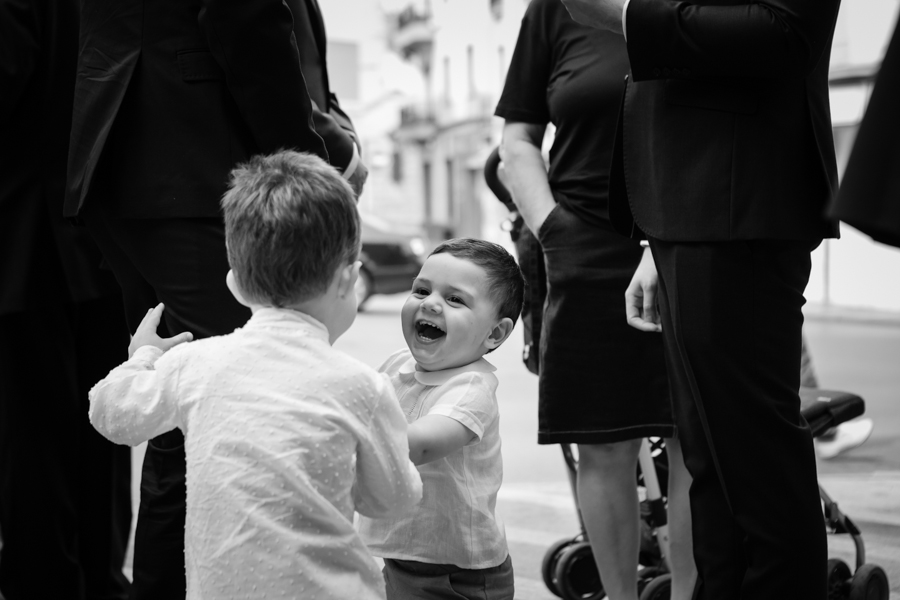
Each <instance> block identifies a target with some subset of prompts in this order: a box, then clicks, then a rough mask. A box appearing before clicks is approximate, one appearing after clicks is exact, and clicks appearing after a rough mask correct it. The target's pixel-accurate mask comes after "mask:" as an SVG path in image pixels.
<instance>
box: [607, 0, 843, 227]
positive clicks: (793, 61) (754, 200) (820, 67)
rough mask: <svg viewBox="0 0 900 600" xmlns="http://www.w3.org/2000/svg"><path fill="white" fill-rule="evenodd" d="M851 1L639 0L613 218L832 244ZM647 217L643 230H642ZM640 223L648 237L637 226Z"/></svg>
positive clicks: (630, 35) (630, 37) (630, 223)
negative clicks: (834, 127) (833, 68)
mask: <svg viewBox="0 0 900 600" xmlns="http://www.w3.org/2000/svg"><path fill="white" fill-rule="evenodd" d="M838 6H839V0H760V1H754V0H698V1H697V2H696V3H694V4H692V5H691V6H690V7H688V8H685V6H684V5H683V4H682V3H679V2H674V1H671V0H665V1H660V0H631V3H630V5H629V7H628V10H627V16H626V33H627V44H628V56H629V60H630V62H631V81H629V82H628V84H627V85H626V90H625V97H624V101H623V109H622V113H621V115H620V128H619V132H618V134H617V143H616V146H617V148H616V152H614V156H613V172H612V173H611V183H610V217H611V219H613V222H614V223H615V224H616V226H617V228H618V229H619V230H620V231H622V232H623V233H626V234H633V235H640V234H639V232H638V231H637V228H639V229H640V230H641V231H642V232H643V233H645V234H647V235H648V236H652V237H655V238H658V239H662V240H667V241H726V240H747V239H765V238H775V239H821V238H823V237H833V236H837V226H836V224H835V223H833V222H831V221H829V220H827V219H826V218H825V217H824V216H823V211H824V207H825V206H826V205H827V203H828V201H829V200H830V198H831V195H832V194H833V193H834V192H835V190H836V188H837V168H836V163H835V157H834V147H833V142H832V133H831V117H830V111H829V105H828V61H829V55H830V47H831V39H832V36H833V32H834V24H835V20H836V18H837V12H838ZM632 219H633V220H632ZM635 225H636V227H635Z"/></svg>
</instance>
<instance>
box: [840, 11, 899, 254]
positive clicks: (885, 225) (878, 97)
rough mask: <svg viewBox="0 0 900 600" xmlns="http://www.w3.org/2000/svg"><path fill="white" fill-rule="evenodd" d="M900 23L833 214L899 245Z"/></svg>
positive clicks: (881, 71) (884, 242)
mask: <svg viewBox="0 0 900 600" xmlns="http://www.w3.org/2000/svg"><path fill="white" fill-rule="evenodd" d="M898 106H900V26H898V27H897V28H896V29H895V30H894V36H893V38H891V43H890V45H889V46H888V49H887V53H886V54H885V56H884V60H883V61H882V62H881V69H880V70H879V72H878V78H877V79H876V80H875V89H874V90H872V97H871V98H870V99H869V106H868V108H867V109H866V115H865V117H863V121H862V123H861V124H860V126H859V133H858V134H857V136H856V142H855V143H854V144H853V151H852V153H851V154H850V160H849V162H848V163H847V169H846V170H845V171H844V178H843V181H841V189H840V191H839V192H838V196H837V198H836V199H835V201H834V204H832V206H831V213H830V214H831V216H833V217H835V218H838V219H841V220H842V221H845V222H847V223H849V224H850V225H853V226H854V227H856V228H857V229H859V230H860V231H862V232H864V233H867V234H868V235H870V236H872V239H874V240H875V241H877V242H881V243H883V244H890V245H891V246H897V247H900V112H898V111H897V107H898Z"/></svg>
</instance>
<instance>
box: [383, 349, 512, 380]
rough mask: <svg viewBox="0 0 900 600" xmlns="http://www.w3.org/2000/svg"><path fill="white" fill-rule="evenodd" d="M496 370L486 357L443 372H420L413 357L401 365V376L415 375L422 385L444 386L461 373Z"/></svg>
mask: <svg viewBox="0 0 900 600" xmlns="http://www.w3.org/2000/svg"><path fill="white" fill-rule="evenodd" d="M496 370H497V367H495V366H494V365H492V364H491V363H489V362H488V361H487V360H486V359H485V358H484V357H481V358H479V359H478V360H476V361H475V362H471V363H469V364H467V365H463V366H461V367H454V368H452V369H443V370H441V371H419V370H418V369H416V359H415V358H413V357H412V356H410V357H409V360H407V361H406V362H405V363H403V364H402V365H400V374H401V375H414V376H415V378H416V381H418V382H419V383H421V384H422V385H443V384H445V383H447V382H448V381H450V379H451V378H452V377H455V376H457V375H459V374H461V373H469V372H474V373H493V372H494V371H496Z"/></svg>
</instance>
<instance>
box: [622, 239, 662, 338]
mask: <svg viewBox="0 0 900 600" xmlns="http://www.w3.org/2000/svg"><path fill="white" fill-rule="evenodd" d="M658 287H659V276H658V275H657V273H656V263H654V262H653V254H652V253H651V252H650V248H645V249H644V256H642V257H641V263H640V264H639V265H638V268H637V269H636V270H635V271H634V276H633V277H632V278H631V283H629V284H628V289H626V290H625V318H626V319H627V320H628V324H629V325H631V326H632V327H634V328H635V329H640V330H641V331H662V325H661V324H660V318H659V311H658V310H657V309H656V292H657V289H658Z"/></svg>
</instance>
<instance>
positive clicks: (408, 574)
mask: <svg viewBox="0 0 900 600" xmlns="http://www.w3.org/2000/svg"><path fill="white" fill-rule="evenodd" d="M382 573H383V574H384V582H385V587H386V590H387V597H388V600H513V597H514V596H515V582H514V577H513V567H512V559H511V558H510V557H509V556H507V557H506V560H505V561H503V562H502V563H501V564H499V565H497V566H496V567H490V568H487V569H463V568H462V567H457V566H456V565H438V564H430V563H423V562H418V561H413V560H395V559H391V558H386V559H384V569H383V570H382Z"/></svg>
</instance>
